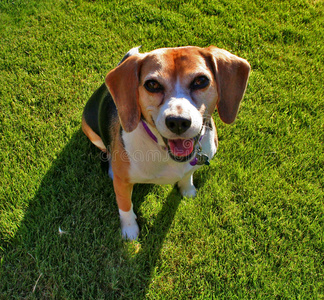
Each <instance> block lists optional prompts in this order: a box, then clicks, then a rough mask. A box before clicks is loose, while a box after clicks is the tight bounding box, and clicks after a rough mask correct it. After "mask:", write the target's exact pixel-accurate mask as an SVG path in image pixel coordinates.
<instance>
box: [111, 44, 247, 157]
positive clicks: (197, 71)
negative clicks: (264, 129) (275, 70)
mask: <svg viewBox="0 0 324 300" xmlns="http://www.w3.org/2000/svg"><path fill="white" fill-rule="evenodd" d="M249 72H250V65H249V63H248V62H247V61H246V60H244V59H242V58H239V57H237V56H235V55H233V54H231V53H229V52H227V51H225V50H222V49H218V48H216V47H213V46H211V47H208V48H199V47H191V46H189V47H179V48H164V49H157V50H154V51H152V52H149V53H145V54H140V53H138V51H137V50H135V51H134V50H131V52H129V53H128V55H126V58H124V59H123V61H122V62H121V63H120V65H118V66H117V67H116V68H115V69H113V70H112V71H111V72H109V73H108V75H107V77H106V85H107V87H108V89H109V91H110V93H111V95H112V97H113V99H114V101H115V104H116V107H117V109H118V114H119V118H120V122H121V125H122V127H123V129H124V130H125V131H127V132H131V131H133V130H134V129H135V128H136V127H137V125H138V123H139V122H140V120H141V118H143V119H144V120H145V121H146V122H147V123H149V124H150V125H151V126H153V127H155V128H156V129H157V131H158V132H159V134H160V135H161V136H162V138H163V140H164V142H165V143H166V146H167V147H168V148H169V150H170V151H169V152H170V153H171V156H173V158H175V159H176V158H179V157H188V155H190V154H191V153H192V152H193V150H194V144H195V141H196V140H197V138H199V135H200V133H201V131H202V127H203V125H204V120H205V119H208V118H210V117H211V115H212V113H213V112H214V110H215V108H216V107H217V111H218V113H219V115H220V118H221V119H222V121H224V122H225V123H232V122H233V121H234V120H235V118H236V115H237V112H238V108H239V104H240V102H241V99H242V97H243V94H244V91H245V89H246V85H247V80H248V76H249Z"/></svg>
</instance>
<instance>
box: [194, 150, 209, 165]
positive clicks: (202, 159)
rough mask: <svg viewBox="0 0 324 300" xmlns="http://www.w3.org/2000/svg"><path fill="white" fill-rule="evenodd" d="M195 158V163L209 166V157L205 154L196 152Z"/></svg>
mask: <svg viewBox="0 0 324 300" xmlns="http://www.w3.org/2000/svg"><path fill="white" fill-rule="evenodd" d="M196 158H197V165H207V166H209V164H210V162H209V158H208V156H207V155H206V154H203V153H197V155H196Z"/></svg>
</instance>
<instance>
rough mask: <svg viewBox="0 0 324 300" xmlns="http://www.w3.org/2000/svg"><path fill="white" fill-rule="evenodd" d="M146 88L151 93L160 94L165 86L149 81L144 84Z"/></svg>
mask: <svg viewBox="0 0 324 300" xmlns="http://www.w3.org/2000/svg"><path fill="white" fill-rule="evenodd" d="M144 87H145V89H146V90H147V91H149V92H151V93H160V92H162V91H163V86H162V85H161V84H160V83H158V82H157V81H156V80H147V81H146V82H145V83H144Z"/></svg>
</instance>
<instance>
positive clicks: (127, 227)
mask: <svg viewBox="0 0 324 300" xmlns="http://www.w3.org/2000/svg"><path fill="white" fill-rule="evenodd" d="M113 184H114V190H115V194H116V200H117V205H118V209H119V217H120V225H121V230H122V235H123V237H124V238H125V239H129V240H136V238H137V237H138V234H139V228H138V225H137V222H136V218H137V217H136V215H135V213H134V211H133V203H132V192H133V186H134V185H133V184H131V183H129V182H126V181H124V180H122V179H121V178H120V177H118V176H116V175H114V180H113Z"/></svg>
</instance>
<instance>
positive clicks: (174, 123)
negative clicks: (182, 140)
mask: <svg viewBox="0 0 324 300" xmlns="http://www.w3.org/2000/svg"><path fill="white" fill-rule="evenodd" d="M165 125H166V126H167V127H168V128H169V129H170V131H172V132H173V133H176V134H181V133H184V132H185V131H187V130H188V129H189V128H190V126H191V120H190V119H185V118H182V117H174V116H169V117H166V118H165Z"/></svg>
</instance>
